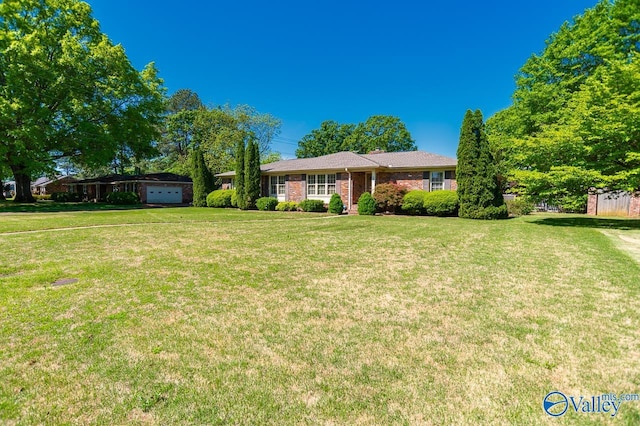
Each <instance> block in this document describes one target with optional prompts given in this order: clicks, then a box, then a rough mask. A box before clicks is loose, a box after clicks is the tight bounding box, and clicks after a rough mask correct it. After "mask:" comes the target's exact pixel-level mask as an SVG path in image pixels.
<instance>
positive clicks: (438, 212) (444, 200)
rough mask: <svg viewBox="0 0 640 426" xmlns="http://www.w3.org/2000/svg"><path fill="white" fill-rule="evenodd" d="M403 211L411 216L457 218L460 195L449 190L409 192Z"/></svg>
mask: <svg viewBox="0 0 640 426" xmlns="http://www.w3.org/2000/svg"><path fill="white" fill-rule="evenodd" d="M402 210H403V211H405V212H406V213H407V214H410V215H427V216H456V215H457V214H458V194H457V193H456V191H449V190H442V191H432V192H428V191H422V190H414V191H409V192H407V193H406V194H405V196H404V198H403V200H402Z"/></svg>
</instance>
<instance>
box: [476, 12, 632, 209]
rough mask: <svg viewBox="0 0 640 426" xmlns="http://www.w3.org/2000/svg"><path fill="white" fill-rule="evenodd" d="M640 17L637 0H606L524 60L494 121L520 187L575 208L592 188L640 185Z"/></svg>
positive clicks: (495, 141)
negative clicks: (506, 102) (504, 106)
mask: <svg viewBox="0 0 640 426" xmlns="http://www.w3.org/2000/svg"><path fill="white" fill-rule="evenodd" d="M639 22H640V8H638V2H637V0H617V1H615V2H610V1H606V0H603V1H601V2H600V3H598V4H597V5H596V6H595V7H594V8H592V9H589V10H587V11H586V12H585V13H584V14H583V15H582V16H578V17H576V18H575V20H574V21H573V22H571V23H567V24H564V25H563V26H562V27H561V28H560V29H559V31H558V32H557V33H555V34H553V35H552V36H551V37H550V38H549V41H548V42H547V45H546V48H545V49H544V51H543V52H541V53H540V54H536V55H533V56H532V57H531V58H529V60H528V61H527V62H526V63H525V64H524V66H523V67H522V69H521V70H520V73H519V75H518V78H517V81H516V91H515V93H514V96H513V98H514V103H513V105H512V106H511V107H509V108H508V109H507V110H505V111H502V112H500V113H498V114H496V115H495V116H494V117H492V118H491V119H490V120H489V122H488V128H489V130H490V139H491V143H492V146H493V150H494V152H496V153H499V158H500V160H501V161H502V163H503V165H502V166H501V172H503V173H508V176H509V178H510V179H512V180H516V181H517V183H518V185H519V186H518V187H517V188H515V189H516V190H517V191H518V192H519V193H521V194H527V195H528V196H529V197H530V198H531V199H533V200H535V201H542V200H546V201H548V202H549V203H553V204H565V205H567V206H570V205H573V207H574V208H573V209H575V208H578V207H580V204H581V203H582V201H581V200H582V199H583V198H584V195H585V194H586V191H585V188H591V187H597V188H602V187H608V188H611V189H621V190H627V191H630V190H635V189H638V188H640V127H639V126H638V123H639V122H640V60H639V59H640V54H639V53H638V52H639V50H640V25H639V24H638V23H639ZM541 175H544V176H541ZM572 175H573V176H572ZM578 210H581V208H578Z"/></svg>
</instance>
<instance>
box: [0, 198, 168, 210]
mask: <svg viewBox="0 0 640 426" xmlns="http://www.w3.org/2000/svg"><path fill="white" fill-rule="evenodd" d="M153 207H159V206H150V205H144V204H136V205H114V204H106V203H56V202H53V201H37V202H35V203H14V202H13V201H0V213H55V212H80V211H82V212H84V211H104V210H138V209H146V208H153Z"/></svg>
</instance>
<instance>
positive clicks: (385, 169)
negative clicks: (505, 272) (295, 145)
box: [216, 151, 457, 210]
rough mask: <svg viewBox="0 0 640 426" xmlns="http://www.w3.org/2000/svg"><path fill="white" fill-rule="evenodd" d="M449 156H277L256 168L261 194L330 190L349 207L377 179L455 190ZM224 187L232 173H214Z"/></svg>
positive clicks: (320, 195)
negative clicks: (260, 183) (259, 177)
mask: <svg viewBox="0 0 640 426" xmlns="http://www.w3.org/2000/svg"><path fill="white" fill-rule="evenodd" d="M456 165H457V161H456V159H455V158H450V157H443V156H441V155H437V154H431V153H428V152H424V151H408V152H384V151H374V152H371V153H369V154H356V153H353V152H338V153H335V154H329V155H323V156H321V157H314V158H301V159H294V160H282V161H276V162H275V163H269V164H263V165H262V166H260V170H261V174H262V185H261V193H262V196H271V197H275V198H277V199H278V200H280V201H296V202H300V201H302V200H304V199H312V200H322V201H324V202H325V203H328V202H329V200H330V198H331V195H332V194H333V193H335V192H337V193H339V194H340V197H341V198H342V200H343V202H344V203H345V204H346V205H347V208H348V209H349V210H353V209H355V208H356V207H357V202H358V198H360V196H361V195H362V194H363V193H364V192H371V193H373V192H374V191H375V186H376V185H378V184H381V183H395V184H398V185H400V186H403V187H405V188H407V189H408V190H412V189H423V190H426V191H437V190H441V189H452V190H455V189H457V183H456V176H455V173H456V172H455V170H456ZM216 176H217V177H219V178H221V179H222V187H223V188H224V189H229V188H233V185H234V182H233V178H234V176H235V172H233V171H230V172H225V173H220V174H218V175H216Z"/></svg>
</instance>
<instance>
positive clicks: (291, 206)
mask: <svg viewBox="0 0 640 426" xmlns="http://www.w3.org/2000/svg"><path fill="white" fill-rule="evenodd" d="M276 210H277V211H279V212H295V211H297V210H298V203H296V202H295V201H281V202H279V203H278V205H277V206H276Z"/></svg>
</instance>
